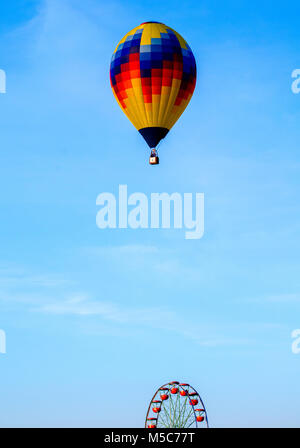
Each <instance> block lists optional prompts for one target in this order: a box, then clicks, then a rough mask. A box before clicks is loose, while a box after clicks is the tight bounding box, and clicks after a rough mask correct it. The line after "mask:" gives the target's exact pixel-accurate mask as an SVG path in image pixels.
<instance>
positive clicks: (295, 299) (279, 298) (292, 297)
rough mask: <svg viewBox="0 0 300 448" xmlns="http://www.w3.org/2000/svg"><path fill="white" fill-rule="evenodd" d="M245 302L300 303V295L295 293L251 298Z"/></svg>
mask: <svg viewBox="0 0 300 448" xmlns="http://www.w3.org/2000/svg"><path fill="white" fill-rule="evenodd" d="M245 302H252V303H262V304H263V303H280V304H283V303H286V304H287V303H292V304H295V303H300V294H297V293H294V294H290V293H287V294H273V295H272V294H270V295H265V296H260V297H250V298H248V299H245Z"/></svg>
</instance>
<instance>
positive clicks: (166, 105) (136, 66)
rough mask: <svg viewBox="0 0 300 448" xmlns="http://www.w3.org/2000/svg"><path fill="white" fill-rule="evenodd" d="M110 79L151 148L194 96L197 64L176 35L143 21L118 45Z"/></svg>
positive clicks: (124, 106)
mask: <svg viewBox="0 0 300 448" xmlns="http://www.w3.org/2000/svg"><path fill="white" fill-rule="evenodd" d="M110 80H111V86H112V90H113V93H114V96H115V98H116V100H117V102H118V104H119V106H120V107H121V109H122V110H123V112H124V113H125V114H126V116H127V117H128V118H129V120H130V121H131V122H132V124H133V125H134V126H135V127H136V129H137V130H138V131H139V132H140V134H141V135H142V136H143V137H144V139H145V140H146V142H147V143H148V145H149V146H150V148H155V147H156V146H157V144H158V143H159V142H160V140H161V139H163V138H164V137H165V136H166V135H167V133H168V132H169V130H170V129H171V128H172V126H173V125H174V124H175V123H176V121H177V120H178V118H179V117H180V115H181V114H182V113H183V111H184V110H185V108H186V106H187V105H188V103H189V101H190V99H191V97H192V95H193V92H194V89H195V85H196V62H195V58H194V55H193V53H192V50H191V49H190V47H189V45H188V44H187V42H186V41H185V40H184V39H183V38H182V37H181V36H180V34H178V33H177V32H176V31H174V30H173V29H172V28H170V27H168V26H166V25H164V24H162V23H158V22H145V23H142V24H141V25H139V26H137V27H136V28H134V29H133V30H131V31H129V33H127V34H126V35H125V36H124V37H123V39H122V40H121V41H120V42H119V44H118V45H117V47H116V49H115V51H114V54H113V56H112V60H111V65H110Z"/></svg>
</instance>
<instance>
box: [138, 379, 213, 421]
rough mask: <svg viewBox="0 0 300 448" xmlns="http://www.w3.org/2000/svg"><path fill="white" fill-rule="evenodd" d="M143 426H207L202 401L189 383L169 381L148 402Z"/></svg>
mask: <svg viewBox="0 0 300 448" xmlns="http://www.w3.org/2000/svg"><path fill="white" fill-rule="evenodd" d="M145 428H208V419H207V413H206V409H205V406H204V403H203V401H202V399H201V397H200V395H199V394H198V392H197V391H196V389H194V388H193V387H192V386H191V385H190V384H187V383H180V382H178V381H171V382H170V383H167V384H164V385H163V386H161V387H159V388H158V389H157V391H156V392H155V394H154V395H153V397H152V400H151V402H150V404H149V407H148V411H147V415H146V421H145Z"/></svg>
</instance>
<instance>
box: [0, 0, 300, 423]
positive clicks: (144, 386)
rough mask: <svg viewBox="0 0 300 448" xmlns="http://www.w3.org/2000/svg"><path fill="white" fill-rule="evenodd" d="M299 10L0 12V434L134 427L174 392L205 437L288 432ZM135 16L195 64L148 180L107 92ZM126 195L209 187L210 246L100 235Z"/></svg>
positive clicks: (144, 159)
mask: <svg viewBox="0 0 300 448" xmlns="http://www.w3.org/2000/svg"><path fill="white" fill-rule="evenodd" d="M299 15H300V7H299V5H298V4H297V2H296V1H292V2H291V3H289V5H288V6H287V5H285V4H279V3H275V4H274V2H269V1H259V2H258V1H252V2H250V1H247V2H246V1H244V2H237V1H225V2H222V5H221V4H220V2H217V1H210V2H208V1H200V2H188V1H187V2H184V4H183V2H181V1H172V2H171V1H169V0H167V1H165V2H160V1H156V0H155V1H153V0H152V1H151V2H150V1H143V2H135V1H122V2H117V1H112V2H109V3H107V2H103V1H101V0H99V1H96V0H87V1H85V2H84V3H83V2H80V1H79V0H59V1H58V0H48V1H22V0H20V1H17V0H14V1H11V2H5V3H4V4H1V9H0V17H1V19H0V35H1V39H0V55H1V56H0V69H3V70H5V72H6V75H7V93H6V94H5V95H0V129H1V132H0V147H1V164H0V189H1V190H0V191H1V194H0V207H1V221H0V247H1V254H0V310H1V314H0V328H1V329H3V330H5V332H6V335H7V354H6V355H0V395H1V404H0V426H25V427H26V426H109V427H117V426H124V427H130V426H131V427H134V426H137V427H139V426H143V422H144V417H145V412H146V409H147V407H148V401H149V400H150V398H151V396H152V394H153V392H154V390H155V389H156V388H157V387H158V386H159V385H161V384H163V383H165V382H167V381H169V380H174V379H179V380H180V381H184V382H190V383H191V384H192V385H193V386H194V387H195V388H196V389H198V390H199V392H200V394H201V395H202V398H203V400H204V402H205V404H206V407H207V411H208V416H209V420H210V423H211V426H215V427H216V426H225V427H226V426H299V402H300V388H299V373H300V355H298V356H297V355H294V354H292V351H291V343H292V340H291V332H292V330H293V329H296V328H300V317H299V311H300V277H299V269H300V262H299V249H300V238H299V230H300V228H299V227H300V225H299V222H300V220H299V218H300V210H299V193H300V181H299V168H300V157H299V141H300V128H299V119H300V95H294V94H293V93H292V92H291V83H292V78H291V73H292V71H293V70H294V69H296V68H300V56H299V42H300V29H299ZM148 20H157V21H161V22H164V23H166V24H168V25H170V26H171V27H172V28H174V29H176V30H177V31H178V32H180V33H181V34H182V35H183V36H184V37H185V39H186V40H187V41H188V43H189V44H190V46H191V48H192V49H193V52H194V53H195V56H196V60H197V65H198V82H197V88H196V91H195V94H194V97H193V99H192V101H191V103H190V105H189V107H188V109H187V110H186V111H185V113H184V115H183V116H182V118H181V120H180V122H178V123H177V124H176V125H175V126H174V128H173V130H172V132H171V133H170V134H169V136H168V137H167V139H166V140H165V141H164V142H163V143H162V145H161V150H160V156H161V165H160V166H159V167H155V168H152V167H150V166H149V165H148V149H147V147H146V145H145V143H144V142H143V140H142V138H141V137H140V135H139V134H138V133H137V132H136V131H135V129H134V128H133V126H132V125H131V124H130V123H129V122H128V120H127V119H126V117H125V116H124V115H123V114H122V112H121V111H120V110H119V108H118V105H117V104H116V102H115V100H114V98H113V95H112V92H111V89H110V85H109V79H108V70H109V63H110V57H111V54H112V52H113V50H114V48H115V46H116V44H117V43H118V41H119V40H120V39H121V38H122V37H123V35H124V34H125V33H126V32H127V31H129V30H130V29H132V28H133V27H135V26H136V25H138V24H140V23H141V22H144V21H148ZM128 153H130V158H129V159H128ZM119 184H127V185H128V190H129V192H130V193H131V192H137V191H140V192H143V193H145V194H150V193H151V192H163V191H166V192H168V193H172V192H175V191H176V192H180V193H184V192H193V193H195V192H203V193H204V194H205V234H204V237H203V238H202V239H200V240H185V239H184V233H183V231H181V230H173V229H170V230H160V229H158V230H150V229H148V230H132V229H125V230H118V229H116V230H100V229H98V228H97V227H96V213H97V210H98V208H97V206H96V198H97V196H98V195H99V194H100V193H102V192H105V191H108V192H113V193H117V191H118V186H119Z"/></svg>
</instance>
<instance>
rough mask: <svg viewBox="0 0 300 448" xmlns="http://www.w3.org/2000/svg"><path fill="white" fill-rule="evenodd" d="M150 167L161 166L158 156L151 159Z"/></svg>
mask: <svg viewBox="0 0 300 448" xmlns="http://www.w3.org/2000/svg"><path fill="white" fill-rule="evenodd" d="M149 163H150V165H159V157H158V156H151V157H150V158H149Z"/></svg>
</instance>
